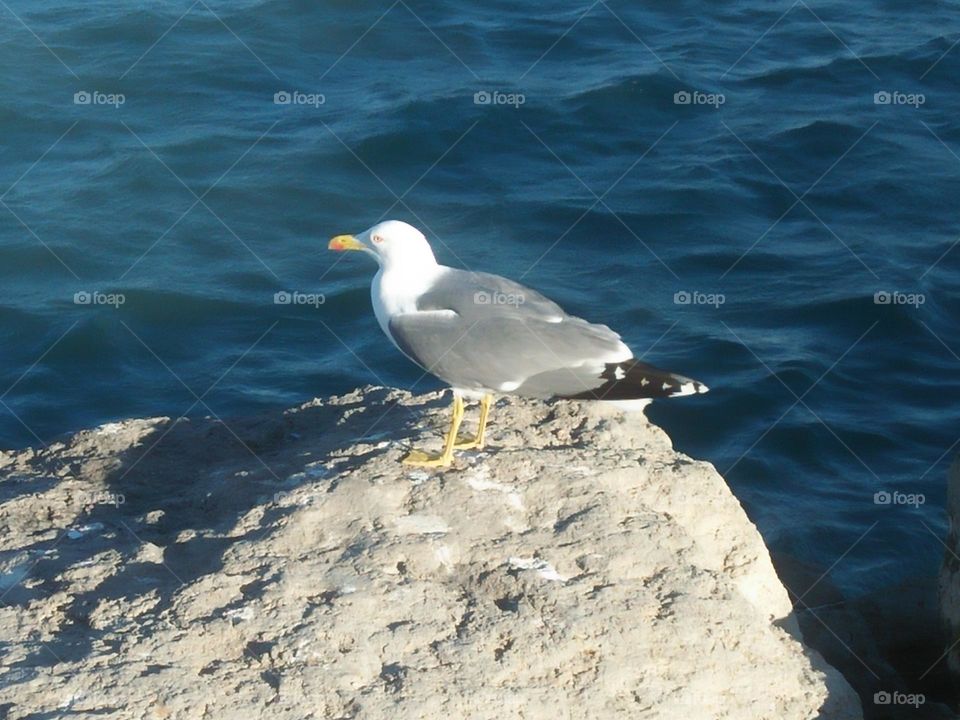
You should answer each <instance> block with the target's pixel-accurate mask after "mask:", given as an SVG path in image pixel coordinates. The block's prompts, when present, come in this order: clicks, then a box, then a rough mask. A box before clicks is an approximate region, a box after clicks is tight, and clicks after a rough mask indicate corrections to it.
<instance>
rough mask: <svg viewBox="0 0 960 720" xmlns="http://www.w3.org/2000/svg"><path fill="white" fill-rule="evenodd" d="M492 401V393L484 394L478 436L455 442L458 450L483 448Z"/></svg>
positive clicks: (481, 401) (481, 402)
mask: <svg viewBox="0 0 960 720" xmlns="http://www.w3.org/2000/svg"><path fill="white" fill-rule="evenodd" d="M492 401H493V396H492V395H484V396H483V397H482V398H481V399H480V423H479V424H478V425H477V436H476V437H475V438H473V439H472V440H469V439H465V440H460V441H459V442H457V443H454V445H453V447H454V448H456V449H457V450H473V449H476V450H483V436H484V434H485V433H486V430H487V416H488V415H489V414H490V403H491V402H492ZM458 439H459V438H458Z"/></svg>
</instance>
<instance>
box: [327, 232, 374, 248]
mask: <svg viewBox="0 0 960 720" xmlns="http://www.w3.org/2000/svg"><path fill="white" fill-rule="evenodd" d="M327 249H328V250H333V251H334V252H343V251H345V250H366V248H365V247H364V245H363V243H362V242H360V241H359V240H357V239H356V238H355V237H354V236H353V235H337V236H336V237H335V238H332V239H331V240H330V244H329V245H327Z"/></svg>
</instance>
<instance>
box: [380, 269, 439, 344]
mask: <svg viewBox="0 0 960 720" xmlns="http://www.w3.org/2000/svg"><path fill="white" fill-rule="evenodd" d="M436 267H437V270H438V271H439V270H441V269H442V266H436ZM436 275H437V273H436V272H432V271H430V270H427V271H421V272H419V273H411V272H399V271H397V270H387V271H384V270H383V268H381V269H380V270H378V271H377V274H376V275H374V276H373V282H372V283H371V284H370V298H371V300H372V301H373V312H374V314H375V315H376V316H377V322H378V323H380V329H381V330H383V332H384V334H385V335H386V336H387V337H388V338H390V341H391V342H393V337H391V335H390V329H389V328H390V318H392V317H393V316H394V315H399V314H401V313H413V312H417V298H419V297H420V296H421V295H422V294H423V293H424V292H426V291H427V290H429V289H430V287H431V286H432V285H433V282H434V279H435V277H436ZM394 345H396V343H395V342H394Z"/></svg>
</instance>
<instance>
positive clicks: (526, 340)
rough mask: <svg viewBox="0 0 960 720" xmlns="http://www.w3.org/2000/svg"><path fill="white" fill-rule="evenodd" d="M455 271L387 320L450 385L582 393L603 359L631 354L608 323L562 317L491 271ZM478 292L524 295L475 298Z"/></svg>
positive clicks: (596, 378)
mask: <svg viewBox="0 0 960 720" xmlns="http://www.w3.org/2000/svg"><path fill="white" fill-rule="evenodd" d="M454 272H455V273H457V274H458V275H459V277H457V276H454V277H453V278H452V279H453V280H454V281H455V282H447V283H438V284H437V285H436V286H435V287H434V288H433V289H432V290H431V291H430V292H428V293H427V294H426V295H425V296H424V297H423V298H421V302H420V303H418V306H419V307H420V308H423V309H421V310H418V311H417V312H411V313H405V314H401V315H396V316H394V317H393V318H391V320H390V324H389V329H390V333H391V335H392V337H393V339H394V341H395V342H396V343H397V345H398V346H399V347H400V349H401V350H402V351H403V352H404V353H405V354H407V355H408V356H409V357H410V358H411V359H412V360H414V361H415V362H416V363H417V364H419V365H420V366H421V367H423V368H424V369H425V370H427V371H428V372H430V373H432V374H434V375H436V376H437V377H439V378H440V379H441V380H444V381H445V382H447V383H449V384H450V385H452V386H454V387H458V388H464V389H476V390H497V391H500V392H513V393H516V394H521V395H527V396H531V397H552V396H556V395H568V394H576V393H582V392H584V391H586V390H591V389H593V388H596V387H599V386H600V385H602V384H603V382H604V381H603V380H602V379H601V378H600V374H601V373H602V372H603V370H604V367H605V365H606V363H608V362H615V361H619V360H625V359H628V358H630V356H631V353H630V350H629V348H627V347H626V345H624V344H623V342H622V341H621V339H620V336H619V335H617V334H616V333H615V332H613V331H612V330H610V328H608V327H606V326H605V325H594V324H592V323H588V322H587V321H585V320H582V319H580V318H576V317H572V316H570V315H567V314H566V313H564V312H563V310H562V309H561V308H560V306H558V305H557V304H556V303H554V302H553V301H551V300H549V299H548V298H546V297H544V296H543V295H541V294H540V293H537V292H536V291H534V290H531V289H529V288H526V287H524V286H523V285H520V284H519V283H514V282H513V281H509V280H506V278H500V277H498V276H496V275H486V274H481V273H464V272H462V271H454ZM480 292H487V293H493V292H500V293H505V294H507V295H510V294H513V295H517V294H522V295H523V297H522V299H521V298H517V297H514V298H513V299H514V300H516V301H517V302H513V303H509V302H506V300H507V298H498V299H497V300H496V301H495V299H494V298H493V297H492V296H491V297H487V298H484V297H481V298H479V299H478V300H476V301H475V299H474V297H473V295H474V294H475V293H480ZM486 300H489V302H486Z"/></svg>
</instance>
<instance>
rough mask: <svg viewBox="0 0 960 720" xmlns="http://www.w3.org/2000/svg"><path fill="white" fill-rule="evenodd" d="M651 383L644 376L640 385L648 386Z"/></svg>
mask: <svg viewBox="0 0 960 720" xmlns="http://www.w3.org/2000/svg"><path fill="white" fill-rule="evenodd" d="M649 384H650V381H649V380H647V379H646V378H642V379H641V380H640V385H641V386H646V385H649Z"/></svg>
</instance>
